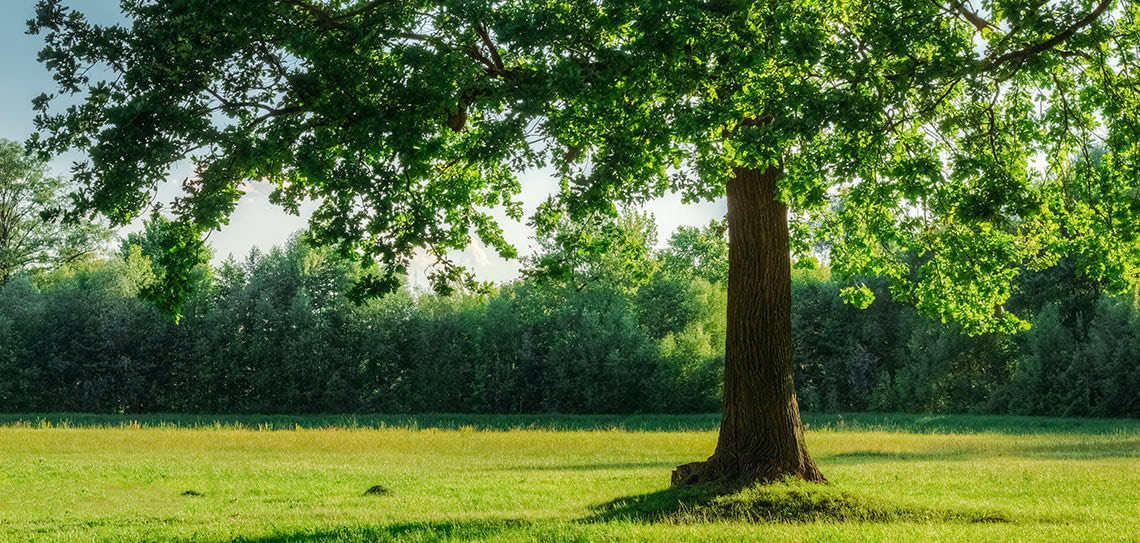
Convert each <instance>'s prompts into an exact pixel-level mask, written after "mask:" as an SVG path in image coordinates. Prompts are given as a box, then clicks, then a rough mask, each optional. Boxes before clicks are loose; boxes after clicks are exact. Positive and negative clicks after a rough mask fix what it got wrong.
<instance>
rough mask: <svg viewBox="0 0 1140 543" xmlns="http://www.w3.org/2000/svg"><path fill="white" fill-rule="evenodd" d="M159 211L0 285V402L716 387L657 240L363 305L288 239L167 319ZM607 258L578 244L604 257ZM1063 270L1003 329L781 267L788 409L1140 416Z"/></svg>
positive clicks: (1097, 316)
mask: <svg viewBox="0 0 1140 543" xmlns="http://www.w3.org/2000/svg"><path fill="white" fill-rule="evenodd" d="M165 224H167V223H165V222H161V221H156V222H152V223H150V224H149V225H148V227H147V228H146V229H145V230H144V231H143V232H140V233H137V234H133V235H132V236H131V237H129V238H128V239H127V240H126V241H125V242H124V243H123V249H122V250H121V251H120V253H119V254H118V255H117V256H116V257H115V258H114V259H112V260H109V261H107V262H100V263H92V264H89V265H86V266H72V267H70V268H69V269H66V270H59V271H55V272H52V273H47V274H41V275H39V276H37V277H36V278H35V279H34V280H33V279H32V278H30V277H28V276H26V275H17V276H16V277H15V278H14V279H13V280H12V281H9V283H8V284H7V285H6V286H5V287H4V288H3V289H0V411H4V412H21V411H57V410H61V409H63V410H71V411H82V412H104V413H106V412H128V413H140V412H147V411H164V412H178V413H263V414H266V413H293V414H296V413H424V412H434V413H442V412H451V413H662V412H664V413H710V412H716V411H717V410H718V409H719V408H720V405H721V385H722V381H723V377H722V375H723V374H722V371H723V356H724V346H725V335H726V332H725V331H726V320H725V314H724V307H725V305H726V303H727V300H726V292H725V289H724V286H723V285H720V284H713V283H709V282H707V281H705V280H704V279H702V278H701V277H700V276H699V274H698V270H697V269H695V266H696V265H697V264H696V263H695V262H694V268H678V267H676V262H677V261H674V267H673V268H672V269H670V268H668V267H666V266H663V265H662V264H661V260H664V259H665V258H668V255H669V251H670V250H671V248H666V249H665V250H664V251H662V252H656V253H650V255H649V256H648V257H647V259H648V260H647V266H648V269H652V270H656V271H655V272H654V273H653V274H652V275H651V276H650V277H649V278H648V279H647V280H646V282H644V283H642V284H640V286H638V285H636V284H634V283H630V282H629V281H628V280H627V279H628V275H624V274H622V273H617V274H604V273H603V274H598V275H596V280H593V281H590V282H588V283H579V282H578V281H571V282H569V283H563V282H558V281H540V282H535V281H530V280H520V281H516V282H513V283H508V284H504V285H500V286H499V287H498V288H497V289H495V290H494V291H492V292H490V293H487V294H462V293H455V294H451V295H448V296H441V295H439V294H436V293H433V292H419V291H414V290H410V289H408V288H406V287H405V288H403V289H402V290H400V291H398V292H396V293H394V294H391V295H389V296H387V297H384V298H382V299H377V300H370V301H368V302H366V303H364V304H363V305H358V304H356V303H355V302H354V301H352V299H351V294H352V291H353V287H354V285H355V284H356V283H357V281H358V278H359V277H360V275H361V274H363V273H369V272H367V271H366V270H363V269H362V268H361V266H360V265H358V264H356V263H354V262H352V261H351V260H350V259H345V258H343V257H341V256H340V255H339V254H338V253H337V252H336V251H334V250H330V249H327V248H325V249H321V248H314V247H312V246H311V245H309V244H306V243H305V242H304V241H303V238H302V237H301V236H297V237H295V238H294V239H293V240H291V241H290V242H289V243H288V244H286V245H285V246H284V247H280V248H274V249H272V250H270V251H268V252H264V253H263V252H260V251H253V252H251V253H250V254H249V255H248V256H247V257H246V258H245V259H243V260H241V261H237V260H233V259H229V260H227V261H226V262H225V263H223V264H222V265H221V266H220V267H219V268H218V269H216V270H208V269H204V268H203V269H199V270H198V271H197V272H196V273H197V274H198V275H197V279H195V281H194V284H195V285H196V286H195V289H194V290H193V294H192V295H191V297H190V299H189V300H188V301H187V303H186V304H185V305H184V306H183V308H182V312H183V315H184V316H183V319H182V321H181V322H180V323H179V324H177V325H176V324H174V323H173V322H171V321H169V320H167V319H165V318H163V317H162V316H161V315H160V314H159V313H158V312H157V311H155V310H154V307H153V305H152V304H150V303H149V302H144V301H140V300H138V299H137V297H138V295H139V294H140V293H141V292H146V291H147V289H148V288H150V287H151V285H153V284H154V283H155V281H156V277H158V276H160V275H161V274H162V273H164V271H163V269H162V267H161V266H156V265H155V263H154V261H153V260H151V256H150V255H154V254H155V252H156V251H159V252H160V251H161V245H160V244H159V243H158V242H157V241H156V240H157V239H158V236H159V235H160V234H161V228H162V227H163V225H165ZM623 239H624V238H623ZM633 239H639V240H641V239H644V238H643V237H639V236H633ZM639 243H640V242H639ZM721 243H723V240H722V241H721ZM551 250H552V251H553V252H556V253H557V252H558V251H560V250H561V249H560V248H559V247H558V246H557V245H553V246H552V248H551ZM160 254H161V253H160ZM607 254H613V253H607ZM604 258H608V257H603V255H601V254H597V255H592V256H591V257H590V258H589V259H584V260H583V262H592V263H594V264H592V265H598V267H595V268H593V269H604V268H602V267H600V265H599V264H598V263H600V262H603V263H604V262H605V260H604ZM541 259H542V255H539V256H538V257H536V260H541ZM659 259H660V260H659ZM583 269H585V268H583ZM1061 270H1062V269H1061V268H1056V269H1051V270H1046V271H1042V272H1029V273H1026V274H1024V275H1022V276H1021V277H1022V281H1021V282H1019V284H1018V288H1017V295H1016V297H1015V299H1014V300H1013V301H1012V303H1011V305H1012V306H1014V307H1017V308H1018V310H1019V311H1022V312H1024V313H1027V314H1030V315H1032V317H1031V322H1032V325H1033V327H1032V328H1031V329H1030V330H1029V331H1028V332H1026V333H1025V334H1023V335H1019V336H1009V335H1004V334H982V335H975V336H970V335H968V334H966V333H965V332H964V330H963V329H962V328H961V327H960V326H957V325H953V324H943V323H940V322H938V321H936V320H933V319H931V318H929V317H927V316H924V315H922V314H920V313H917V312H916V311H915V310H914V307H913V306H911V305H908V304H905V303H902V302H894V301H891V300H890V296H889V293H888V292H887V290H888V288H889V287H888V282H887V281H886V280H883V279H875V278H856V279H852V280H844V279H842V278H840V277H838V276H837V275H833V274H832V273H831V272H830V271H829V270H827V269H820V268H814V269H796V270H794V273H793V282H792V289H793V305H794V307H793V312H792V317H793V321H792V325H793V340H794V345H795V356H796V370H795V380H796V384H797V387H798V389H799V391H800V393H799V395H798V397H799V401H800V403H801V407H802V408H803V409H804V410H806V411H808V412H816V413H819V412H849V411H864V410H874V411H887V412H911V413H962V412H974V413H976V412H995V413H1012V414H1034V415H1042V414H1048V415H1067V416H1101V417H1108V416H1113V417H1121V416H1124V417H1138V416H1140V405H1137V402H1136V398H1135V394H1134V393H1133V392H1134V391H1135V390H1136V388H1135V387H1134V384H1136V383H1138V382H1140V381H1137V380H1138V379H1140V359H1137V358H1136V356H1135V353H1136V352H1138V349H1137V345H1136V341H1137V338H1140V328H1138V326H1140V309H1138V308H1137V306H1136V305H1135V301H1134V298H1133V297H1130V296H1108V295H1104V294H1103V293H1100V292H1099V291H1098V290H1097V288H1095V285H1089V284H1087V282H1086V281H1085V280H1083V279H1081V278H1080V276H1079V275H1077V274H1078V272H1077V271H1076V269H1075V267H1070V268H1069V271H1068V275H1066V274H1064V273H1061ZM572 277H577V278H578V279H581V277H583V276H581V275H578V276H572ZM853 283H858V284H862V285H865V286H867V287H868V288H870V289H872V290H873V291H874V292H876V293H877V294H878V295H879V296H880V300H879V302H877V303H875V304H874V305H872V306H871V307H869V308H867V309H864V310H860V309H856V308H854V307H852V306H850V305H846V304H843V303H842V302H841V301H840V299H839V296H838V292H839V291H840V290H841V289H842V288H845V286H847V285H850V284H853ZM583 286H584V288H580V287H583ZM1058 293H1068V294H1065V295H1062V294H1058ZM1053 299H1057V300H1058V301H1056V302H1054V301H1051V300H1053ZM809 418H810V417H809Z"/></svg>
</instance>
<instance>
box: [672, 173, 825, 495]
mask: <svg viewBox="0 0 1140 543" xmlns="http://www.w3.org/2000/svg"><path fill="white" fill-rule="evenodd" d="M782 173H783V169H782V168H781V167H779V166H772V167H769V168H768V169H766V170H758V169H749V168H737V169H735V170H734V171H733V176H732V179H730V180H729V182H728V235H729V240H728V262H729V267H728V330H727V332H728V333H727V340H726V345H725V352H724V415H723V418H722V419H721V425H720V438H719V439H718V441H717V445H716V451H715V452H714V453H713V455H712V456H711V457H710V458H709V459H708V460H706V461H704V462H694V463H691V464H685V465H683V466H680V467H678V468H677V469H676V470H675V471H674V472H673V484H674V485H686V484H699V483H714V484H723V485H728V486H745V485H750V484H753V483H758V482H759V483H766V482H773V481H777V480H779V479H782V478H784V477H795V478H800V479H805V480H808V481H817V482H826V479H824V477H823V474H822V473H820V471H819V468H818V467H816V465H815V462H814V461H812V459H811V457H810V456H808V453H807V448H806V447H805V445H804V433H803V427H802V425H801V424H800V409H799V406H798V405H797V404H796V391H795V385H794V384H793V375H792V319H791V314H792V293H791V290H792V289H791V256H790V254H789V242H788V215H787V206H786V205H785V204H784V203H783V202H781V201H779V200H778V199H777V195H776V181H777V179H779V177H780V175H781V174H782Z"/></svg>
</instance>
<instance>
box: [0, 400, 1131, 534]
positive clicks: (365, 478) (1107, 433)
mask: <svg viewBox="0 0 1140 543" xmlns="http://www.w3.org/2000/svg"><path fill="white" fill-rule="evenodd" d="M214 420H217V421H218V422H217V423H215V422H213V421H214ZM807 421H808V423H809V425H810V427H811V431H810V432H809V433H808V438H807V439H808V445H809V447H810V449H811V451H812V452H813V454H814V455H815V457H816V459H817V460H818V461H819V463H820V464H821V467H822V468H823V470H824V473H825V474H826V475H827V476H828V477H829V478H830V479H831V481H832V484H831V485H829V486H827V487H822V488H816V487H814V486H807V485H783V486H781V487H778V488H775V489H764V490H753V491H749V492H745V493H743V494H741V495H736V496H727V497H721V498H716V499H712V500H711V501H710V499H709V498H706V497H702V496H697V495H693V493H691V492H689V493H679V492H675V491H670V490H668V481H669V472H670V470H671V469H672V468H673V466H675V465H677V464H680V463H684V462H688V461H692V460H696V459H701V458H703V457H705V456H707V455H708V454H709V453H710V452H711V451H712V447H713V445H714V442H715V439H716V434H715V432H714V431H713V430H714V429H715V425H716V418H715V417H701V416H698V417H634V418H620V417H420V418H414V419H413V418H407V417H313V418H305V417H231V418H224V419H214V418H209V419H206V418H197V417H178V416H171V417H156V416H152V417H97V416H84V415H57V416H43V417H40V416H12V415H8V416H3V417H0V540H4V541H29V540H31V541H92V540H98V541H104V540H110V541H154V540H194V541H230V540H235V539H236V540H243V541H259V542H261V541H265V542H268V541H374V540H381V541H383V540H393V541H463V540H488V541H719V540H742V541H758V540H759V541H764V540H780V541H784V540H789V541H839V540H845V541H863V540H891V541H901V540H905V541H928V540H940V541H1030V542H1035V541H1106V540H1108V541H1140V423H1138V422H1137V421H1083V420H1074V419H1034V418H1011V417H921V416H871V415H844V416H842V417H839V416H830V417H823V416H818V417H808V418H807ZM374 485H381V486H383V487H385V488H386V489H387V490H388V493H387V494H385V495H366V493H365V491H366V490H367V489H369V488H370V487H372V486H374ZM195 494H196V495H195Z"/></svg>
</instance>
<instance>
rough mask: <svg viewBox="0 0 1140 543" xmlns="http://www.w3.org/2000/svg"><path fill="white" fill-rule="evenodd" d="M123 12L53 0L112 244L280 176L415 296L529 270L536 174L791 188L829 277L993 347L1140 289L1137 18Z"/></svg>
mask: <svg viewBox="0 0 1140 543" xmlns="http://www.w3.org/2000/svg"><path fill="white" fill-rule="evenodd" d="M122 5H123V10H124V13H125V14H126V16H127V19H128V21H129V25H127V26H110V27H104V26H98V25H94V24H92V23H90V22H88V21H87V20H86V19H85V18H84V17H83V16H82V15H81V14H79V13H78V12H75V11H72V10H70V9H68V8H66V7H64V6H63V5H62V4H61V2H60V1H59V0H44V1H41V2H40V3H39V5H38V7H37V13H36V17H35V19H33V20H32V21H31V22H30V31H31V32H32V33H39V34H42V35H43V37H44V41H45V44H46V45H45V48H44V50H43V52H42V53H41V55H40V58H41V60H42V61H43V62H44V63H45V65H46V66H47V67H48V68H49V69H51V71H52V72H53V74H54V75H55V78H56V82H57V83H58V85H59V92H60V93H61V94H63V95H74V96H75V97H77V98H78V100H77V101H76V102H75V105H73V106H69V107H67V108H58V107H55V106H53V99H52V98H51V97H48V96H44V97H42V98H41V99H39V100H37V102H36V107H37V109H38V111H39V117H38V126H39V128H40V132H41V135H40V136H39V137H37V138H34V139H33V141H32V144H33V146H34V147H35V148H36V149H38V150H40V151H41V152H43V153H47V154H54V153H59V152H63V151H66V150H69V149H80V150H82V151H85V152H87V154H88V156H89V159H87V160H86V161H84V162H81V163H80V164H77V165H76V169H75V176H76V178H77V179H79V180H80V181H82V182H83V187H84V188H83V190H82V191H81V193H80V195H79V196H80V203H81V204H82V206H83V209H86V210H93V211H99V212H102V213H104V214H106V215H108V216H109V217H111V218H112V219H113V220H114V221H115V222H116V223H119V224H122V223H125V222H127V221H129V220H131V219H133V218H135V217H138V216H139V215H140V214H143V213H144V212H145V211H146V209H145V208H146V206H147V205H148V204H149V202H150V201H151V198H152V196H153V193H154V189H155V187H156V186H157V184H158V183H160V182H161V181H162V180H164V179H165V178H166V176H167V175H169V173H170V169H171V167H172V165H174V164H177V163H179V162H181V161H184V160H191V161H192V162H193V163H194V164H195V175H193V176H191V177H190V178H189V179H187V180H186V181H185V192H186V194H185V196H183V197H182V198H181V199H179V200H178V201H177V202H176V203H175V205H174V206H173V209H174V210H175V211H176V212H177V213H178V215H179V217H180V220H181V221H183V222H185V223H187V224H188V225H191V226H190V230H191V231H194V232H198V233H204V232H207V231H210V230H212V229H216V228H218V227H220V226H221V225H223V224H225V222H226V220H227V218H228V217H229V215H230V213H231V212H232V211H233V208H234V205H235V203H236V202H237V200H238V198H239V197H240V196H241V186H242V183H243V182H245V181H247V180H254V179H256V180H262V179H265V180H269V181H271V182H273V183H275V184H276V185H277V191H276V192H275V194H274V200H275V201H276V202H278V203H280V204H281V205H283V206H285V207H286V209H290V210H293V211H296V210H297V209H298V206H299V205H300V204H301V202H302V201H304V200H307V199H313V200H317V201H319V202H320V205H319V209H318V210H317V211H316V213H314V215H313V217H312V224H311V230H312V232H313V236H314V237H315V238H316V239H318V240H319V241H322V242H325V243H331V244H336V245H338V246H339V247H340V248H341V250H342V251H343V252H344V254H346V255H354V256H355V257H357V258H360V259H363V260H365V261H369V262H371V261H378V262H381V263H383V264H384V265H385V266H387V267H388V274H387V275H384V274H381V275H380V277H394V276H395V275H397V274H398V273H399V272H400V271H401V270H403V269H404V268H405V267H406V266H407V265H408V263H409V259H410V257H411V254H412V252H413V250H414V249H415V248H416V247H427V248H429V250H430V251H431V252H432V253H433V254H436V255H440V256H441V262H442V263H443V267H444V268H448V269H450V268H451V267H452V265H451V264H450V263H449V261H448V260H447V259H446V258H444V257H443V256H442V255H445V254H446V253H447V252H448V251H449V250H454V249H459V248H463V247H465V246H467V245H468V244H469V243H471V242H472V241H473V240H474V239H475V238H478V239H480V240H482V241H483V242H484V243H486V244H487V245H489V246H492V247H495V248H496V249H497V250H498V251H499V252H500V254H502V255H504V256H513V255H514V254H515V251H514V248H512V247H511V246H510V245H509V244H508V243H507V242H506V241H505V240H504V239H503V236H502V230H501V228H500V226H499V225H498V224H497V223H496V221H495V220H494V219H493V217H492V215H491V211H492V210H493V209H496V208H500V209H504V210H505V211H506V214H507V215H509V216H510V217H512V218H515V219H519V218H521V215H522V209H521V205H520V203H519V202H518V201H517V200H516V197H517V195H518V193H519V192H520V190H521V187H520V185H519V181H518V179H517V178H516V173H517V172H519V171H522V170H525V169H528V168H536V167H540V166H547V167H551V168H553V169H554V171H556V172H557V173H558V175H559V176H560V177H561V178H562V180H563V182H562V187H561V189H560V191H559V193H558V194H557V195H556V198H557V200H558V204H557V208H558V209H565V212H566V217H567V220H570V221H579V220H582V219H583V218H585V217H588V216H591V215H592V214H597V213H601V214H602V215H608V216H612V215H613V214H614V213H615V209H617V207H618V206H617V205H615V204H621V203H634V204H636V203H639V202H642V201H644V200H647V199H650V198H654V197H657V196H660V195H662V194H664V193H667V192H677V193H680V194H681V195H683V196H684V197H685V198H687V199H689V200H701V199H709V198H715V197H718V196H722V195H724V194H725V186H726V183H727V180H728V179H729V178H730V176H732V175H733V172H734V169H736V168H760V169H763V168H766V167H768V166H771V165H775V164H780V165H782V166H783V176H782V177H781V178H780V180H779V184H780V195H781V198H782V199H783V200H785V201H786V202H787V203H788V204H790V207H791V210H792V213H793V216H794V218H795V220H796V221H797V224H795V225H793V231H794V232H796V233H798V234H800V235H801V236H802V237H803V238H805V239H819V238H823V239H825V240H826V242H827V245H828V246H829V247H830V251H831V255H830V262H831V263H832V265H833V266H835V267H836V268H837V269H839V270H841V271H843V272H845V273H847V274H852V275H856V274H870V273H874V274H881V275H886V276H889V277H891V278H892V280H893V285H894V286H893V291H894V293H895V295H896V296H899V297H907V298H912V299H913V300H914V301H915V302H916V303H917V304H918V305H919V306H921V307H923V308H925V309H928V310H929V311H931V312H933V313H935V314H937V315H940V316H942V317H943V318H944V319H953V320H957V321H961V322H963V323H965V324H966V325H967V326H968V327H969V329H971V330H973V331H983V330H992V329H997V328H1003V329H1010V328H1017V327H1019V326H1021V321H1020V320H1019V319H1018V317H1016V316H1014V315H1013V314H1012V313H1009V312H1006V311H1003V310H1002V304H1003V303H1004V302H1005V300H1006V299H1007V298H1008V297H1009V295H1010V289H1011V287H1010V285H1011V282H1012V281H1013V279H1014V278H1015V277H1016V276H1017V275H1018V274H1019V273H1020V272H1021V270H1023V269H1024V268H1026V267H1029V268H1032V269H1038V268H1043V267H1048V266H1050V265H1052V264H1054V263H1055V262H1057V260H1058V258H1060V257H1061V256H1062V255H1067V254H1076V255H1079V256H1080V261H1081V262H1082V263H1083V264H1082V268H1083V271H1084V272H1085V273H1087V274H1088V275H1090V276H1092V277H1093V278H1095V279H1097V280H1101V281H1105V282H1107V283H1108V284H1110V285H1112V286H1116V287H1123V286H1125V285H1127V284H1129V283H1135V282H1136V281H1137V277H1138V275H1137V270H1138V269H1140V251H1137V250H1136V243H1137V234H1138V232H1140V203H1138V202H1140V199H1138V194H1140V191H1138V183H1140V181H1138V180H1140V176H1138V175H1137V173H1138V172H1137V164H1138V158H1140V157H1138V153H1140V149H1138V148H1137V146H1136V144H1135V142H1136V141H1137V140H1138V139H1140V138H1138V136H1140V132H1138V124H1137V123H1138V120H1137V108H1138V104H1140V96H1138V94H1137V89H1138V88H1140V87H1137V77H1138V74H1137V65H1138V59H1137V49H1138V47H1140V25H1138V23H1137V14H1138V11H1140V8H1138V7H1137V6H1136V5H1134V4H1133V2H1131V1H1130V0H1096V1H1092V0H1073V1H1069V2H1062V3H1047V2H1026V1H1024V0H994V1H990V2H962V1H958V0H951V1H938V0H882V1H871V2H868V1H864V0H838V1H826V2H824V1H819V0H788V1H781V2H743V1H740V0H708V1H704V2H692V1H688V0H661V1H654V2H645V1H634V0H606V1H600V2H562V1H538V2H532V1H527V2H522V1H509V0H508V1H503V2H489V1H480V0H433V1H427V0H409V1H392V0H371V1H369V0H359V1H341V0H336V1H321V0H277V1H274V0H226V1H222V0H166V1H163V2H140V1H133V0H127V1H124V2H123V3H122ZM107 70H109V73H110V74H111V75H110V76H109V77H107V79H106V80H97V79H95V78H94V74H104V73H108V72H107ZM1092 148H1103V149H1105V150H1106V153H1105V155H1104V158H1103V159H1101V160H1098V161H1096V162H1095V163H1094V162H1093V161H1091V160H1090V159H1089V157H1090V151H1089V150H1090V149H1092ZM905 254H917V255H921V257H920V258H918V259H907V258H904V257H903V256H902V255H905ZM462 276H463V275H462V274H461V273H458V272H453V271H444V272H442V273H439V274H437V277H439V278H440V280H441V282H447V281H448V280H454V279H456V278H460V277H462ZM385 285H387V286H390V282H383V281H379V280H378V281H377V282H376V284H375V285H373V287H375V288H371V289H365V290H376V289H381V288H384V287H385ZM865 294H867V293H852V296H851V297H852V299H860V300H861V301H862V302H863V303H869V301H870V300H869V298H868V297H867V296H866V295H865Z"/></svg>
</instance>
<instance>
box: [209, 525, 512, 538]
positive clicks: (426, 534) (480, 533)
mask: <svg viewBox="0 0 1140 543" xmlns="http://www.w3.org/2000/svg"><path fill="white" fill-rule="evenodd" d="M528 526H530V523H527V522H524V521H521V520H470V521H443V522H417V523H397V524H388V525H384V526H364V525H361V526H344V527H339V528H334V529H326V530H294V531H281V532H274V533H271V534H266V535H261V536H255V537H239V538H236V539H226V540H225V541H235V542H241V543H313V542H318V541H330V542H332V541H335V542H338V543H348V542H354V541H368V542H387V541H393V542H394V541H398V542H400V543H405V542H406V543H429V542H446V541H472V540H480V539H486V538H489V537H493V536H495V535H497V534H499V533H502V532H505V531H509V530H515V529H521V528H526V527H528Z"/></svg>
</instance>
